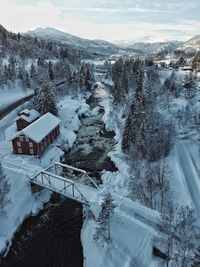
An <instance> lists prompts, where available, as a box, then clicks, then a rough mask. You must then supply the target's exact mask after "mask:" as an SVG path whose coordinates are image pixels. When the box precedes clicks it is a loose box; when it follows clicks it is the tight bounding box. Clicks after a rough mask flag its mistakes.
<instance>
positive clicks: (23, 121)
mask: <svg viewBox="0 0 200 267" xmlns="http://www.w3.org/2000/svg"><path fill="white" fill-rule="evenodd" d="M39 117H40V113H39V112H38V111H36V110H35V109H31V110H29V109H24V110H22V111H21V112H20V113H19V116H18V117H17V118H16V120H15V121H16V125H17V130H18V131H21V130H22V129H24V128H26V127H27V126H28V125H30V124H31V123H32V122H34V121H35V120H37V119H38V118H39Z"/></svg>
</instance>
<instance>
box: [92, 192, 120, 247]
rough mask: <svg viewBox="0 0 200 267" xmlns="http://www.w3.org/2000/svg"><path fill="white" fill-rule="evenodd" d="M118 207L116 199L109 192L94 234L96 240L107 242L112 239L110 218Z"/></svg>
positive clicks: (103, 203)
mask: <svg viewBox="0 0 200 267" xmlns="http://www.w3.org/2000/svg"><path fill="white" fill-rule="evenodd" d="M115 207H116V205H115V203H114V200H113V198H112V196H111V194H110V193H107V194H106V195H105V197H104V199H103V201H102V203H101V211H100V213H99V216H98V218H97V227H96V232H95V234H94V236H93V237H94V240H96V241H97V240H101V241H103V243H104V242H106V243H107V244H109V243H110V241H111V236H110V218H111V216H112V214H113V211H114V208H115Z"/></svg>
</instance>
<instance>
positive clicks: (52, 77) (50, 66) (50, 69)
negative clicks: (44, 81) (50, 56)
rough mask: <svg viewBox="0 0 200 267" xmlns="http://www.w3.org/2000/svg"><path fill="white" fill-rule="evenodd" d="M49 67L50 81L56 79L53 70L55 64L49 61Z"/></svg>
mask: <svg viewBox="0 0 200 267" xmlns="http://www.w3.org/2000/svg"><path fill="white" fill-rule="evenodd" d="M48 66H49V69H48V72H49V79H50V81H52V80H54V78H55V77H54V71H53V64H52V62H51V61H49V65H48Z"/></svg>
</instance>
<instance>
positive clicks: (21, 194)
mask: <svg viewBox="0 0 200 267" xmlns="http://www.w3.org/2000/svg"><path fill="white" fill-rule="evenodd" d="M3 165H4V164H3ZM3 170H4V172H5V174H6V175H7V179H8V182H9V183H10V184H11V190H10V192H9V195H8V198H9V199H10V200H11V203H10V204H8V205H7V207H6V209H5V211H6V216H1V217H0V252H3V251H5V249H6V248H7V249H8V248H9V245H10V244H11V240H12V237H13V234H14V233H15V231H16V230H17V229H18V228H19V227H20V225H21V224H22V222H23V220H24V219H25V218H26V217H28V216H30V215H34V214H36V213H37V212H38V211H39V209H41V208H42V206H43V204H44V202H47V201H48V200H49V198H50V195H51V192H50V191H47V190H45V191H42V192H40V193H37V194H34V195H33V194H32V193H31V187H30V184H29V183H28V182H27V181H28V180H27V177H26V175H25V174H24V171H23V170H22V171H21V172H20V171H19V168H17V166H16V168H14V169H13V167H8V166H7V167H3Z"/></svg>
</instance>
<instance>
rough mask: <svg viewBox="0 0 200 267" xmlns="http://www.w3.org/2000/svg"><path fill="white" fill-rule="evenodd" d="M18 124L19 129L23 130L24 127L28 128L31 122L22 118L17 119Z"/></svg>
mask: <svg viewBox="0 0 200 267" xmlns="http://www.w3.org/2000/svg"><path fill="white" fill-rule="evenodd" d="M16 125H17V130H18V131H21V130H22V129H24V128H26V127H27V126H28V125H29V123H28V122H27V121H25V120H23V119H22V118H20V119H18V120H17V121H16Z"/></svg>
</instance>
